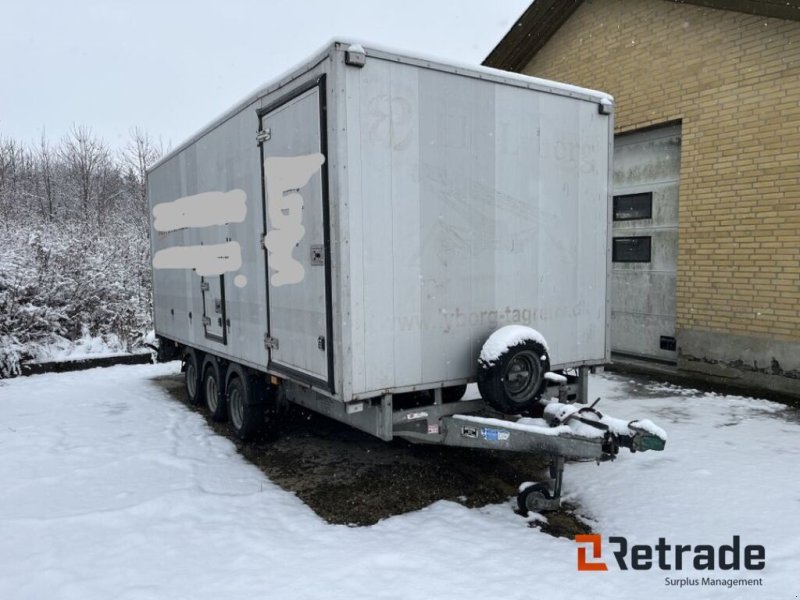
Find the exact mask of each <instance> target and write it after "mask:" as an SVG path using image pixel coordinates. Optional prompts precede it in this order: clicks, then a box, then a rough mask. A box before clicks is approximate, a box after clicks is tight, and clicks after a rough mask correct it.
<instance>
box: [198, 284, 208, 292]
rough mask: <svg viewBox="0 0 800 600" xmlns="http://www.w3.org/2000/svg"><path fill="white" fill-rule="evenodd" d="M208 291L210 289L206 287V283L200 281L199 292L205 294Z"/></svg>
mask: <svg viewBox="0 0 800 600" xmlns="http://www.w3.org/2000/svg"><path fill="white" fill-rule="evenodd" d="M209 289H210V286H209V285H208V282H207V281H201V282H200V291H201V292H207V291H208V290H209Z"/></svg>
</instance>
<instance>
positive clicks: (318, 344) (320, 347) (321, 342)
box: [317, 335, 325, 350]
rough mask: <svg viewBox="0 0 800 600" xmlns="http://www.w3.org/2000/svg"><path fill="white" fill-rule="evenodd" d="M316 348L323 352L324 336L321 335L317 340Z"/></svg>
mask: <svg viewBox="0 0 800 600" xmlns="http://www.w3.org/2000/svg"><path fill="white" fill-rule="evenodd" d="M317 348H319V349H320V350H325V336H324V335H321V336H319V337H318V338H317Z"/></svg>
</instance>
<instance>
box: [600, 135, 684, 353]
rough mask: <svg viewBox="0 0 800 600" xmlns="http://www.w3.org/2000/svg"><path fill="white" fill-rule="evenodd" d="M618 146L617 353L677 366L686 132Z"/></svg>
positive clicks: (620, 140)
mask: <svg viewBox="0 0 800 600" xmlns="http://www.w3.org/2000/svg"><path fill="white" fill-rule="evenodd" d="M614 146H615V149H614V199H613V203H614V205H613V207H612V210H613V219H614V220H613V227H612V232H613V246H612V261H613V272H612V273H613V277H612V284H611V350H612V352H616V353H621V354H628V355H632V356H637V357H642V358H649V359H658V360H665V361H670V362H674V361H675V360H676V352H675V272H676V267H677V258H678V187H679V184H678V182H679V175H680V165H681V128H680V125H673V126H668V127H661V128H658V129H651V130H648V131H642V132H636V133H630V134H624V135H620V136H617V137H616V139H615V144H614Z"/></svg>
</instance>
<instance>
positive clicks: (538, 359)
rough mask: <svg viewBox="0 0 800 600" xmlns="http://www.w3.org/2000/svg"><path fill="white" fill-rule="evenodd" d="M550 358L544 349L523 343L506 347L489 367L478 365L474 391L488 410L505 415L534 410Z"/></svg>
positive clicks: (544, 386)
mask: <svg viewBox="0 0 800 600" xmlns="http://www.w3.org/2000/svg"><path fill="white" fill-rule="evenodd" d="M549 370H550V357H549V356H548V354H547V350H545V348H544V346H542V344H540V343H539V342H535V341H533V340H524V341H522V342H520V343H519V344H517V345H515V346H512V347H510V348H507V349H506V351H505V352H503V354H501V355H500V356H499V357H498V358H497V360H495V361H494V362H493V363H491V364H486V363H484V362H481V363H480V372H479V373H478V389H479V390H480V392H481V396H482V397H483V399H484V400H486V402H488V403H489V405H490V406H491V407H493V408H494V409H495V410H498V411H500V412H502V413H505V414H513V415H516V414H520V413H524V412H527V411H530V410H531V409H535V408H536V406H537V405H538V402H539V399H540V398H541V397H542V393H543V392H544V390H545V388H546V385H545V379H544V375H545V373H547V372H548V371H549Z"/></svg>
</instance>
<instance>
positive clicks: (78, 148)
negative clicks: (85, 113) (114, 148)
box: [61, 125, 110, 215]
mask: <svg viewBox="0 0 800 600" xmlns="http://www.w3.org/2000/svg"><path fill="white" fill-rule="evenodd" d="M61 158H62V160H63V161H64V163H65V165H66V167H67V170H68V173H69V174H70V177H71V179H72V180H73V181H74V182H75V184H76V190H75V191H76V193H77V196H78V201H79V203H80V207H81V209H82V210H83V212H84V214H86V215H88V214H89V213H90V211H91V209H92V208H93V204H95V203H96V204H100V203H101V202H102V200H103V198H99V197H98V192H99V190H98V189H97V188H98V178H99V177H100V176H101V175H102V174H103V173H104V171H105V170H106V169H107V168H108V167H109V163H110V155H109V152H108V148H107V147H106V145H105V144H104V143H103V142H102V141H101V140H99V139H98V138H96V137H95V136H94V134H92V131H91V130H90V129H89V128H88V127H84V126H82V125H81V126H73V127H72V130H71V131H70V133H69V134H68V135H67V137H66V138H64V141H63V143H62V146H61ZM97 208H101V207H100V206H97Z"/></svg>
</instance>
